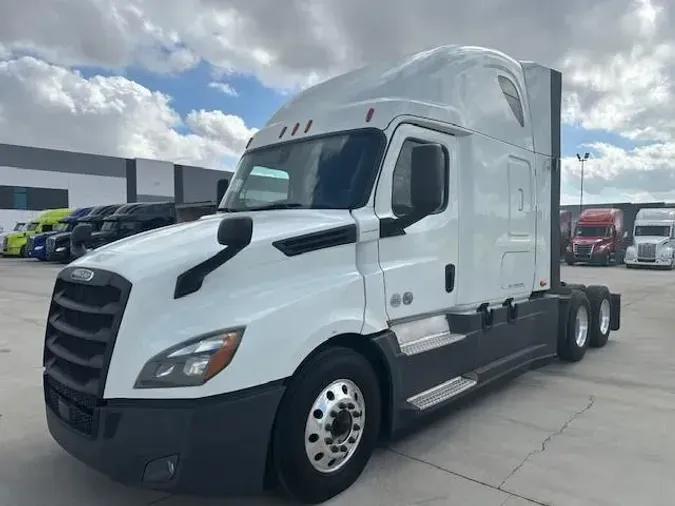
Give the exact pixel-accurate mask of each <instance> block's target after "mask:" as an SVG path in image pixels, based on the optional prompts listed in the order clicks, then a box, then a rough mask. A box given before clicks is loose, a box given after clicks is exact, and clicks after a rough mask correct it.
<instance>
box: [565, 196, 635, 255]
mask: <svg viewBox="0 0 675 506" xmlns="http://www.w3.org/2000/svg"><path fill="white" fill-rule="evenodd" d="M623 256H624V248H623V211H622V210H621V209H615V208H597V209H585V210H584V211H583V212H582V213H581V215H580V216H579V220H578V221H577V226H576V229H575V231H574V237H572V241H571V244H570V245H569V246H568V247H567V251H566V252H565V261H566V262H567V265H574V264H576V263H585V264H600V265H611V264H619V263H621V262H623Z"/></svg>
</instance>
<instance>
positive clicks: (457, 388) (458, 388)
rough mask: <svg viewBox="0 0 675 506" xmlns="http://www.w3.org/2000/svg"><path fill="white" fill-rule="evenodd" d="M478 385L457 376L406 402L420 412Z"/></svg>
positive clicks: (473, 381) (474, 381)
mask: <svg viewBox="0 0 675 506" xmlns="http://www.w3.org/2000/svg"><path fill="white" fill-rule="evenodd" d="M477 384H478V381H476V380H475V379H473V378H467V377H465V376H457V377H456V378H453V379H451V380H450V381H446V382H445V383H441V384H440V385H436V386H435V387H432V388H430V389H429V390H426V391H424V392H420V393H419V394H416V395H414V396H412V397H410V398H409V399H408V400H407V402H408V403H410V404H412V405H413V406H414V407H415V408H417V409H418V410H420V411H424V410H425V409H429V408H431V407H433V406H436V405H437V404H440V403H442V402H444V401H447V400H448V399H452V398H453V397H455V396H457V395H459V394H461V393H462V392H466V391H467V390H469V389H470V388H473V387H475V386H476V385H477Z"/></svg>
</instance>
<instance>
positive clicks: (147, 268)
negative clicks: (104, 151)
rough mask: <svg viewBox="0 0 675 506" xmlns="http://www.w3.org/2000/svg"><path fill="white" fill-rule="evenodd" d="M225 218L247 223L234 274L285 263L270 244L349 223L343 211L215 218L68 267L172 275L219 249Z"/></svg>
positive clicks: (121, 244)
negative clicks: (248, 232)
mask: <svg viewBox="0 0 675 506" xmlns="http://www.w3.org/2000/svg"><path fill="white" fill-rule="evenodd" d="M231 216H232V217H233V216H250V217H251V218H252V219H253V235H252V237H251V243H250V244H249V245H248V246H247V247H246V248H244V250H243V251H242V252H241V253H239V254H238V255H237V256H236V257H235V258H233V259H232V260H231V263H232V265H234V264H236V268H237V269H241V268H249V267H253V266H256V265H262V264H266V263H270V262H279V261H283V260H285V259H286V258H287V257H286V256H285V255H284V254H283V253H282V252H281V251H279V250H278V249H276V248H275V247H273V246H272V242H274V241H276V240H279V239H285V238H288V237H294V236H297V235H302V234H307V233H311V232H318V231H321V230H327V229H331V228H334V227H338V226H342V225H348V224H353V223H354V220H353V218H352V217H351V214H350V212H349V211H347V210H315V209H297V210H273V211H256V212H250V213H243V212H242V213H236V214H235V213H232V214H227V213H225V214H216V215H211V216H205V217H202V218H200V219H199V220H197V221H192V222H188V223H180V224H178V225H171V226H168V227H163V228H160V229H156V230H152V231H149V232H143V233H141V234H137V235H134V236H131V237H128V238H125V239H120V240H119V241H115V242H113V243H110V244H108V245H105V246H102V247H100V248H98V249H96V250H93V251H90V252H88V253H87V254H86V255H84V256H83V257H81V258H79V259H77V260H75V261H74V262H72V263H71V264H70V265H71V266H74V265H77V266H81V267H92V268H99V269H105V270H109V271H112V272H116V273H118V274H120V275H122V276H124V277H125V278H127V279H128V280H129V281H131V282H132V283H135V282H137V281H139V280H142V279H144V278H147V277H154V276H156V275H157V274H159V273H167V274H170V275H171V276H178V275H179V274H181V273H182V272H184V271H186V270H187V269H190V268H191V267H194V266H195V265H197V264H199V263H201V262H203V261H205V260H207V259H208V258H210V257H212V256H213V255H215V254H216V253H218V252H219V251H222V250H223V248H225V246H222V245H221V244H219V243H218V241H217V231H218V226H219V224H220V222H221V220H223V219H226V218H228V217H231ZM228 265H229V263H228Z"/></svg>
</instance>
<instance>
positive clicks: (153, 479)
mask: <svg viewBox="0 0 675 506" xmlns="http://www.w3.org/2000/svg"><path fill="white" fill-rule="evenodd" d="M47 384H48V383H47V382H45V392H46V394H47V395H46V398H47V402H46V404H47V408H46V411H47V425H48V427H49V431H50V433H51V434H52V436H53V437H54V439H55V440H56V441H57V442H58V443H59V444H60V445H61V446H62V447H63V448H64V449H65V450H66V451H67V452H68V453H70V454H71V455H73V456H74V457H75V458H77V459H78V460H80V461H82V462H84V463H85V464H87V465H89V466H90V467H92V468H94V469H97V470H98V471H100V472H102V473H104V474H106V475H108V476H109V477H110V478H112V479H113V480H115V481H119V482H122V483H125V484H128V485H132V486H140V487H145V488H152V489H157V490H166V491H170V492H173V493H185V494H196V495H246V494H252V493H259V492H261V491H262V490H263V489H264V486H265V470H266V464H267V450H268V443H269V440H270V435H271V430H272V424H273V422H274V416H275V414H276V410H277V406H278V404H279V402H280V400H281V397H282V395H283V393H284V390H285V387H284V386H283V385H281V384H279V383H276V384H270V385H264V386H261V387H255V388H253V389H249V390H247V391H245V392H235V393H232V394H227V395H223V396H218V397H211V398H207V399H199V400H173V401H172V400H133V401H132V400H115V401H112V400H111V401H104V402H105V404H104V405H103V406H100V407H96V408H94V415H93V418H92V420H93V421H92V424H93V426H92V427H91V434H92V435H91V436H87V435H85V434H82V433H80V432H78V431H76V430H75V429H73V428H72V427H73V426H72V425H71V424H69V423H68V422H66V421H65V418H63V417H67V416H69V415H68V408H67V404H68V401H67V400H66V399H65V398H62V397H60V396H59V397H58V398H59V399H61V404H59V403H58V401H57V402H56V403H55V402H54V401H53V400H51V401H50V393H49V387H48V386H47ZM52 394H53V392H52ZM64 403H65V404H64ZM64 406H65V407H64ZM59 413H61V414H59ZM71 416H72V415H71ZM75 426H77V425H75Z"/></svg>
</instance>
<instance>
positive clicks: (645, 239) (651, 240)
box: [633, 235, 669, 246]
mask: <svg viewBox="0 0 675 506" xmlns="http://www.w3.org/2000/svg"><path fill="white" fill-rule="evenodd" d="M668 240H669V238H668V237H663V236H660V235H655V236H650V235H642V236H639V237H634V238H633V243H634V244H636V245H637V244H656V245H659V246H660V245H661V244H663V243H665V242H668Z"/></svg>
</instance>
